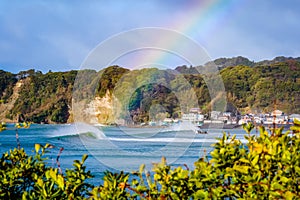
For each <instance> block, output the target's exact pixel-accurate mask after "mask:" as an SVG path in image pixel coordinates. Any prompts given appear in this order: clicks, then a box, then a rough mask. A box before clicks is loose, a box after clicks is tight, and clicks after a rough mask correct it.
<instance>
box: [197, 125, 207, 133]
mask: <svg viewBox="0 0 300 200" xmlns="http://www.w3.org/2000/svg"><path fill="white" fill-rule="evenodd" d="M201 126H202V125H200V126H196V128H195V133H197V134H207V131H204V130H202V129H201Z"/></svg>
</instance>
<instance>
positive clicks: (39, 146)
mask: <svg viewBox="0 0 300 200" xmlns="http://www.w3.org/2000/svg"><path fill="white" fill-rule="evenodd" d="M34 148H35V152H36V153H37V152H39V150H40V148H41V145H40V144H35V145H34Z"/></svg>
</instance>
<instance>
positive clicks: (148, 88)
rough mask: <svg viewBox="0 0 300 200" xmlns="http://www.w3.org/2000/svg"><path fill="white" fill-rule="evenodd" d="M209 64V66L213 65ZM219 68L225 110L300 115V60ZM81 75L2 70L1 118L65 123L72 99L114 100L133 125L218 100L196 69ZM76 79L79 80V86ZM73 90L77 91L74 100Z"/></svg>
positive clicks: (226, 62)
mask: <svg viewBox="0 0 300 200" xmlns="http://www.w3.org/2000/svg"><path fill="white" fill-rule="evenodd" d="M210 64H211V63H207V65H208V66H209V65H210ZM215 64H216V65H217V66H218V67H219V68H222V70H221V71H220V74H221V76H222V78H223V82H224V86H225V89H226V93H227V94H216V95H215V97H217V96H224V95H225V96H226V97H227V102H228V105H227V109H226V111H233V112H234V113H235V111H236V110H239V111H240V112H242V113H243V112H248V111H252V112H270V111H273V109H274V107H275V105H276V109H280V110H282V111H283V112H285V113H288V114H292V113H299V112H300V62H299V58H297V59H292V58H285V57H277V58H275V59H274V60H272V61H262V62H259V63H254V62H252V61H249V60H248V59H246V58H243V57H236V58H232V59H226V58H220V59H217V60H215ZM247 65H248V66H247ZM178 72H179V73H178ZM77 73H78V72H77V71H69V72H48V73H46V74H43V73H42V72H40V71H35V70H28V71H22V72H19V73H18V74H12V73H9V72H4V71H2V70H1V71H0V83H1V84H0V118H1V119H2V120H4V118H7V119H10V120H14V121H16V120H17V119H19V120H20V121H33V122H36V123H40V122H49V123H66V122H67V121H72V113H71V112H70V111H71V107H72V105H71V100H72V96H73V98H74V96H75V98H76V101H81V100H83V101H91V100H93V98H95V97H100V98H102V97H104V96H106V95H107V94H108V95H111V96H112V95H115V97H116V98H117V99H118V101H119V103H120V104H121V105H122V106H121V108H122V109H120V110H121V112H120V113H119V114H120V115H121V117H123V116H127V115H126V112H128V111H129V112H130V117H131V120H132V121H133V122H145V121H148V120H149V119H151V116H150V115H151V111H152V110H151V109H153V108H155V109H160V110H161V111H162V112H163V114H164V116H169V117H174V118H176V117H178V116H180V114H181V112H187V111H188V110H189V108H191V107H194V106H197V107H198V106H199V107H200V108H201V109H202V110H203V111H204V113H208V112H209V111H210V110H211V105H212V104H211V102H212V101H215V99H211V95H210V93H211V92H212V91H209V90H208V88H207V84H206V81H207V78H209V76H208V77H206V79H205V78H204V77H203V75H200V74H199V72H198V71H197V67H192V66H191V67H186V66H181V67H177V68H176V70H158V69H155V68H146V69H140V70H128V69H125V68H121V67H118V66H111V67H108V68H105V69H103V70H101V71H99V72H97V71H94V70H81V71H80V74H81V76H79V77H78V76H76V75H77ZM75 78H77V79H78V80H77V81H76V83H74V82H75ZM74 84H75V85H74ZM17 85H18V86H19V88H18V87H16V86H17ZM73 88H77V90H76V91H75V93H76V94H75V95H74V94H73V92H74V90H73ZM13 93H16V94H14V95H13ZM193 95H196V97H195V98H196V101H195V102H196V103H198V105H191V104H189V102H188V101H189V100H191V99H193V98H194V96H193ZM10 104H13V105H10ZM2 105H4V106H2ZM80 109H85V107H83V108H80ZM103 112H104V111H103ZM104 113H105V112H104Z"/></svg>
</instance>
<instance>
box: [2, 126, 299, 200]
mask: <svg viewBox="0 0 300 200" xmlns="http://www.w3.org/2000/svg"><path fill="white" fill-rule="evenodd" d="M244 128H245V130H246V132H247V133H248V136H245V138H246V139H247V141H248V142H247V144H242V143H241V141H239V140H237V139H235V136H233V137H231V136H230V135H229V134H225V133H224V135H223V137H222V138H220V139H219V140H218V142H217V143H215V144H214V145H213V146H214V150H213V151H212V152H211V153H210V155H211V159H210V160H208V158H201V159H199V160H198V161H196V162H195V166H194V168H193V169H192V170H189V169H188V167H187V166H185V165H184V167H176V168H173V167H171V166H170V165H168V164H167V163H166V160H165V159H164V158H163V159H162V162H161V163H158V164H155V165H154V167H153V172H151V173H150V172H147V171H145V166H144V165H142V166H141V167H140V169H139V171H137V172H133V173H131V174H127V173H123V172H120V173H112V172H106V173H105V176H104V178H103V185H99V186H95V185H91V184H89V183H88V182H87V180H88V179H90V178H92V177H93V176H92V174H91V173H90V172H89V171H86V167H85V166H84V161H85V160H86V158H87V156H86V155H84V156H83V158H82V160H81V161H79V160H75V161H74V164H73V165H74V169H67V170H66V171H65V172H64V173H63V172H62V171H61V169H60V166H59V160H58V159H59V156H58V158H57V162H58V167H57V168H53V167H49V166H48V165H47V164H46V158H44V156H45V155H44V154H45V152H46V150H47V148H49V147H51V146H50V145H49V144H47V145H45V146H41V145H39V144H36V146H35V152H36V153H35V155H34V156H28V155H27V154H26V153H25V152H24V150H23V149H19V150H18V149H14V150H11V151H10V152H7V153H4V154H3V155H2V157H1V160H0V198H1V199H86V198H88V199H300V122H299V121H295V125H294V126H292V127H291V129H290V130H289V131H287V132H286V133H283V130H282V129H274V130H271V131H267V130H265V129H264V128H263V127H261V128H260V135H259V136H254V135H253V136H251V135H250V132H251V129H252V128H253V126H250V125H248V126H245V127H244ZM130 176H131V178H130V179H129V177H130ZM129 180H130V181H129Z"/></svg>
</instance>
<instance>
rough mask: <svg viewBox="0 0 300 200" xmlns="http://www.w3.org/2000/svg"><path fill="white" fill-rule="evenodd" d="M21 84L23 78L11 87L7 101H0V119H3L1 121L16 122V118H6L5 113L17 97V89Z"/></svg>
mask: <svg viewBox="0 0 300 200" xmlns="http://www.w3.org/2000/svg"><path fill="white" fill-rule="evenodd" d="M23 84H24V80H23V79H22V80H19V81H18V82H17V83H16V84H15V86H14V88H13V94H12V95H11V96H10V98H9V99H8V101H7V103H0V121H3V122H17V120H18V119H13V120H10V119H7V118H6V115H7V114H8V112H9V111H10V110H11V109H12V108H13V106H14V103H15V102H16V100H17V99H18V97H19V90H20V88H21V86H22V85H23Z"/></svg>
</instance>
